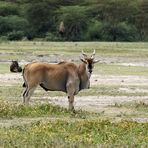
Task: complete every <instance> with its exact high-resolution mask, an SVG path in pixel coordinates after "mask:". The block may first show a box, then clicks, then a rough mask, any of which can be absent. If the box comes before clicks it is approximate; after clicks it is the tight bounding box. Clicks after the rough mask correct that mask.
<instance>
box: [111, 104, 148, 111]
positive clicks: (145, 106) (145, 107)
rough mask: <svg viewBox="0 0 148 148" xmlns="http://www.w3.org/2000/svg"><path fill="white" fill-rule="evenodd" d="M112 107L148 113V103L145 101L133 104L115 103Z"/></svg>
mask: <svg viewBox="0 0 148 148" xmlns="http://www.w3.org/2000/svg"><path fill="white" fill-rule="evenodd" d="M112 107H117V108H129V109H134V110H137V111H143V112H145V113H148V103H146V102H143V101H132V102H126V103H115V105H112Z"/></svg>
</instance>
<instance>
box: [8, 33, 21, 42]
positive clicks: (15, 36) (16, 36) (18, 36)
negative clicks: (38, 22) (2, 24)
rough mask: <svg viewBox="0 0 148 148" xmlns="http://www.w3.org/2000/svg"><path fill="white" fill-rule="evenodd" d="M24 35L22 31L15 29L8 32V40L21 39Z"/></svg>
mask: <svg viewBox="0 0 148 148" xmlns="http://www.w3.org/2000/svg"><path fill="white" fill-rule="evenodd" d="M23 36H24V33H23V32H22V31H13V32H10V33H8V40H21V39H22V38H23Z"/></svg>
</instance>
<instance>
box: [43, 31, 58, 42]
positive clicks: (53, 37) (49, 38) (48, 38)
mask: <svg viewBox="0 0 148 148" xmlns="http://www.w3.org/2000/svg"><path fill="white" fill-rule="evenodd" d="M45 40H46V41H58V40H59V38H58V37H57V36H56V35H54V34H53V33H51V32H48V33H46V37H45Z"/></svg>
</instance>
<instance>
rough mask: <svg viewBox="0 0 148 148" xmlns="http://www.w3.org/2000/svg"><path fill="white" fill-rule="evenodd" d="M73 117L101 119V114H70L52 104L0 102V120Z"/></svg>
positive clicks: (80, 112) (83, 112)
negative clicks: (28, 104) (26, 104)
mask: <svg viewBox="0 0 148 148" xmlns="http://www.w3.org/2000/svg"><path fill="white" fill-rule="evenodd" d="M47 115H48V116H50V117H53V116H54V117H58V116H61V117H66V116H67V117H73V118H82V119H83V118H90V117H91V116H93V117H99V116H100V114H99V113H89V112H87V111H82V110H77V111H76V113H72V112H70V111H69V110H68V109H66V108H63V107H60V106H58V105H52V104H35V105H30V106H25V105H22V104H18V103H9V102H8V101H2V100H1V101H0V118H8V119H9V118H10V119H11V118H14V117H30V118H31V117H32V118H33V117H40V116H47Z"/></svg>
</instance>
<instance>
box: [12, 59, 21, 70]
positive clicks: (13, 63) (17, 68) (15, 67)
mask: <svg viewBox="0 0 148 148" xmlns="http://www.w3.org/2000/svg"><path fill="white" fill-rule="evenodd" d="M10 71H11V72H22V68H21V67H20V66H19V64H18V62H17V61H12V63H11V65H10Z"/></svg>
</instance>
